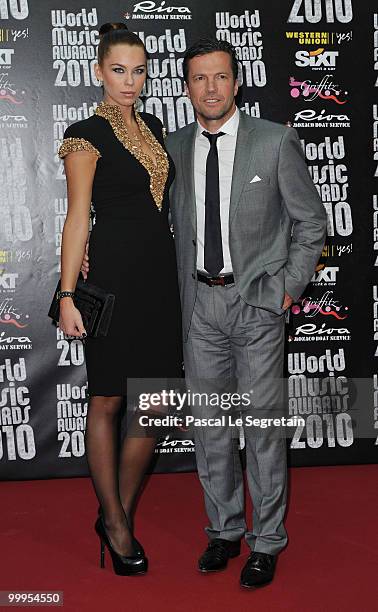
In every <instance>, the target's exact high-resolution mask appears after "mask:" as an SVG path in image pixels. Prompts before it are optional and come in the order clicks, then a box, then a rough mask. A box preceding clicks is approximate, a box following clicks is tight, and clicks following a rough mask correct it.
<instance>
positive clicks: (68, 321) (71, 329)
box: [59, 297, 87, 338]
mask: <svg viewBox="0 0 378 612" xmlns="http://www.w3.org/2000/svg"><path fill="white" fill-rule="evenodd" d="M59 327H60V329H61V331H62V332H63V333H64V334H65V335H66V336H73V337H74V338H85V337H86V335H87V333H86V331H85V327H84V325H83V319H82V317H81V314H80V310H78V309H77V308H76V306H75V304H74V303H73V301H72V298H70V297H64V298H61V300H60V317H59Z"/></svg>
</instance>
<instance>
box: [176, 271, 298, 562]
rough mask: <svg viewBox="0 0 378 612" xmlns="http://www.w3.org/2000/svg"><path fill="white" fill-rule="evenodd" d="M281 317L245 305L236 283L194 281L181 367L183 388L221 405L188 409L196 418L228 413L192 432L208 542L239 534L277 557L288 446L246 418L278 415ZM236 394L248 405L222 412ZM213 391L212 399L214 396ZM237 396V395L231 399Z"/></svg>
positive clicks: (275, 431) (282, 540) (272, 430)
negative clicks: (238, 422)
mask: <svg viewBox="0 0 378 612" xmlns="http://www.w3.org/2000/svg"><path fill="white" fill-rule="evenodd" d="M283 355H284V314H282V315H278V314H275V313H272V312H270V311H268V310H264V309H261V308H256V307H254V306H250V305H248V304H247V303H246V302H244V301H243V300H242V298H241V297H240V295H239V294H238V292H237V291H236V287H235V285H234V284H230V285H227V286H225V287H222V286H215V287H208V286H207V285H206V284H204V283H200V282H199V283H198V291H197V297H196V302H195V307H194V312H193V318H192V321H191V327H190V331H189V336H188V340H187V342H184V362H185V375H186V381H187V388H188V389H189V390H190V391H192V392H195V393H202V394H203V393H207V394H209V395H211V397H212V398H213V397H214V395H215V394H218V395H219V397H220V401H219V402H215V403H214V402H213V401H211V402H208V403H207V404H205V405H204V404H203V401H201V402H200V401H199V402H198V404H197V405H192V408H191V409H192V413H193V416H194V417H196V418H202V419H203V418H212V417H215V418H217V417H220V416H222V415H226V416H225V419H226V424H225V425H223V424H222V425H219V426H215V427H210V426H202V427H200V426H197V427H194V435H195V445H196V460H197V468H198V474H199V478H200V480H201V483H202V487H203V489H204V495H205V506H206V511H207V515H208V519H209V522H210V526H209V527H207V528H206V531H207V534H208V536H209V538H210V539H212V538H217V537H220V538H224V539H227V540H238V539H240V538H241V537H242V536H243V535H245V538H246V541H247V543H248V545H249V546H250V547H251V549H252V550H255V551H258V552H265V553H269V554H277V553H278V552H279V551H280V550H281V549H282V548H283V547H284V546H285V545H286V543H287V534H286V531H285V527H284V524H283V519H284V513H285V507H286V490H287V485H286V474H287V471H286V444H285V438H284V435H283V432H282V431H281V429H279V428H277V427H272V426H270V427H266V428H261V427H256V426H251V425H249V424H247V423H248V418H247V417H249V420H250V419H251V418H255V417H257V418H259V419H264V418H269V417H271V418H277V417H279V416H282V414H283V412H282V408H283V380H282V376H283ZM233 391H234V392H236V393H237V394H238V395H239V396H242V395H243V394H244V398H245V397H248V399H249V401H248V402H247V405H242V406H235V405H234V407H233V408H232V411H231V408H228V409H226V407H227V406H228V405H229V404H228V403H227V401H225V402H223V401H222V398H223V399H224V398H226V399H227V397H228V398H229V395H224V394H228V393H231V392H233ZM212 394H214V395H212ZM234 397H236V399H237V396H234ZM229 415H230V416H232V419H231V420H234V419H235V418H236V417H240V416H241V418H242V419H243V421H244V423H245V424H244V426H243V428H244V435H245V442H246V469H247V479H248V487H249V492H250V495H251V498H252V503H253V516H252V529H251V530H247V525H246V521H245V513H244V487H243V474H242V469H241V463H240V457H239V451H238V435H239V430H238V428H237V427H233V426H230V425H229V424H228V420H229Z"/></svg>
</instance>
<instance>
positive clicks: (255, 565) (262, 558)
mask: <svg viewBox="0 0 378 612" xmlns="http://www.w3.org/2000/svg"><path fill="white" fill-rule="evenodd" d="M276 561H277V557H276V556H274V555H268V554H267V553H262V552H253V553H252V554H250V555H249V557H248V560H247V563H246V564H245V566H244V567H243V569H242V573H241V576H240V584H241V586H243V587H246V588H247V589H253V588H255V587H259V586H264V585H265V584H269V582H271V581H272V580H273V576H274V570H275V567H276Z"/></svg>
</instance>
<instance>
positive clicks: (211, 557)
mask: <svg viewBox="0 0 378 612" xmlns="http://www.w3.org/2000/svg"><path fill="white" fill-rule="evenodd" d="M238 555H240V540H237V541H236V542H232V541H231V540H224V539H223V538H215V539H214V540H210V542H209V545H208V547H207V548H206V550H205V552H204V553H203V555H202V557H200V559H199V560H198V569H199V570H200V572H219V571H220V570H223V569H225V568H226V567H227V563H228V560H229V559H232V558H233V557H237V556H238Z"/></svg>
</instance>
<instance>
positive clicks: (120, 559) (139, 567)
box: [95, 515, 148, 576]
mask: <svg viewBox="0 0 378 612" xmlns="http://www.w3.org/2000/svg"><path fill="white" fill-rule="evenodd" d="M95 530H96V533H97V535H98V537H99V538H100V566H101V568H104V567H105V546H106V547H107V549H108V551H109V553H110V556H111V558H112V562H113V569H114V573H115V574H117V575H118V576H135V575H137V574H145V573H146V572H147V569H148V559H147V557H145V556H144V555H140V554H138V555H133V556H130V557H129V556H124V555H120V554H119V553H117V552H116V551H115V550H114V548H113V546H112V543H111V542H110V539H109V536H108V534H107V533H106V529H105V526H104V523H103V520H102V516H101V515H100V516H99V517H98V519H97V521H96V524H95Z"/></svg>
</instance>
